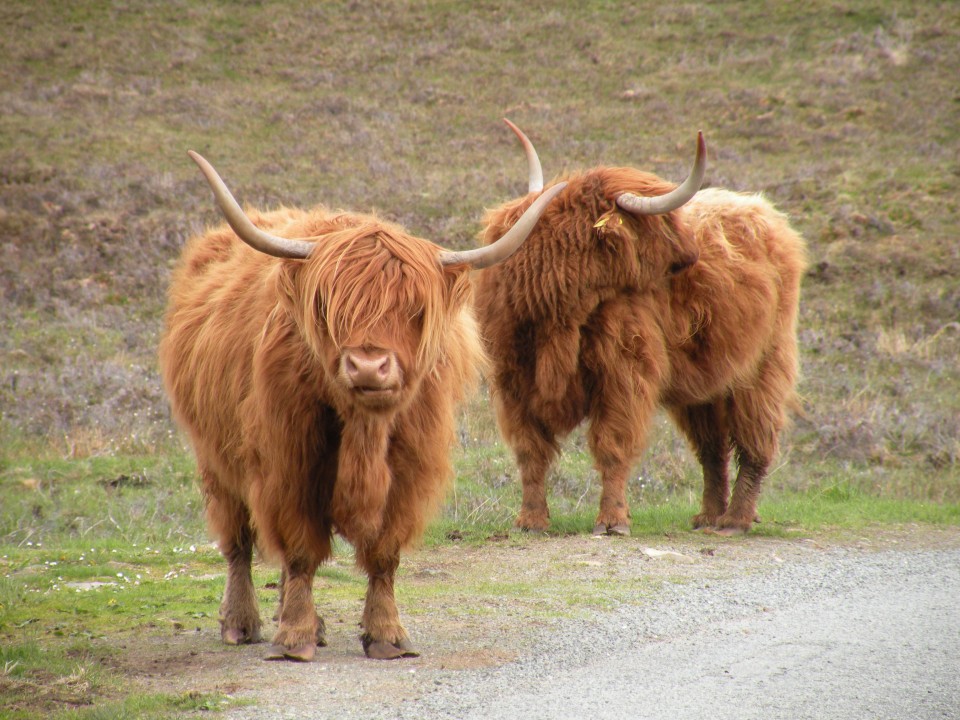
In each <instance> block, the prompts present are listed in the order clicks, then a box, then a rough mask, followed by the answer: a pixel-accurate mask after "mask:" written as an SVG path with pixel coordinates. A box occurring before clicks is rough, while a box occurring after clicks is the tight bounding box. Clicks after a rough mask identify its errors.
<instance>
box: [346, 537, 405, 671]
mask: <svg viewBox="0 0 960 720" xmlns="http://www.w3.org/2000/svg"><path fill="white" fill-rule="evenodd" d="M357 561H358V562H359V563H360V565H361V566H362V567H363V569H364V570H366V572H367V577H368V583H367V599H366V603H365V604H364V607H363V618H362V620H361V625H362V626H363V634H362V635H361V636H360V642H361V643H363V651H364V652H365V653H366V654H367V657H369V658H374V659H376V660H393V659H395V658H401V657H417V656H418V655H419V654H420V653H418V652H417V651H416V650H415V649H414V647H413V645H412V644H411V643H410V636H409V635H408V634H407V631H406V630H405V629H404V627H403V625H401V624H400V614H399V612H398V611H397V602H396V599H395V597H394V593H393V583H394V576H395V574H396V571H397V566H398V565H399V564H400V555H399V553H397V552H391V553H385V554H380V553H377V552H375V551H371V550H365V549H363V548H358V549H357Z"/></svg>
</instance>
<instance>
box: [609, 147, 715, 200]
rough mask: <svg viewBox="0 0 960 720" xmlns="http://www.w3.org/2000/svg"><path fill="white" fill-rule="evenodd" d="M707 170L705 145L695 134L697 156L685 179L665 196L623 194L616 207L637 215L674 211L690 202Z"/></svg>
mask: <svg viewBox="0 0 960 720" xmlns="http://www.w3.org/2000/svg"><path fill="white" fill-rule="evenodd" d="M706 170H707V144H706V143H705V142H704V141H703V133H702V132H698V133H697V156H696V158H695V159H694V161H693V169H692V170H690V174H689V175H688V176H687V179H686V180H684V181H683V183H682V184H681V185H680V186H679V187H677V188H676V189H675V190H671V191H670V192H668V193H667V194H666V195H657V196H655V197H640V196H639V195H634V194H633V193H623V195H621V196H620V197H618V198H617V206H618V207H619V208H621V209H622V210H626V211H627V212H629V213H635V214H637V215H662V214H663V213H668V212H670V211H671V210H676V209H677V208H678V207H680V206H681V205H683V204H685V203H687V202H689V201H690V199H691V198H693V196H694V195H696V194H697V191H698V190H699V189H700V186H701V185H702V184H703V176H704V174H705V173H706Z"/></svg>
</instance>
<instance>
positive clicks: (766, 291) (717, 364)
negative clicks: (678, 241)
mask: <svg viewBox="0 0 960 720" xmlns="http://www.w3.org/2000/svg"><path fill="white" fill-rule="evenodd" d="M683 212H684V213H685V216H686V220H687V223H688V225H689V227H690V229H691V231H692V232H693V233H694V234H695V236H696V238H697V242H698V245H699V247H700V261H699V262H698V263H697V264H696V265H694V266H693V267H691V268H689V269H688V270H687V271H685V272H684V273H682V274H681V275H679V276H678V277H676V278H674V279H673V280H672V287H671V292H670V302H671V308H670V312H669V313H668V314H666V315H665V318H666V323H665V326H664V328H665V337H666V340H667V344H668V348H669V350H670V366H671V382H670V384H669V387H668V388H666V389H665V395H666V397H665V400H667V402H680V403H683V404H686V403H690V402H702V401H706V400H709V399H710V398H712V397H714V396H716V395H717V394H719V393H722V392H725V391H726V390H727V389H729V388H730V386H731V385H732V384H737V383H749V382H750V381H751V380H752V378H753V374H754V373H755V371H756V368H757V367H758V364H759V362H760V360H761V359H762V358H763V357H764V356H765V355H767V354H769V353H770V352H771V351H772V349H773V348H778V349H779V351H782V352H787V353H788V354H790V355H792V356H795V355H796V338H795V334H796V318H797V307H798V303H799V292H800V280H801V277H802V274H803V270H804V267H805V264H806V259H805V249H804V243H803V239H802V238H801V237H800V235H799V234H797V233H796V232H795V231H794V230H793V229H792V228H791V227H790V226H789V224H788V222H787V219H786V217H785V216H784V215H783V214H782V213H780V212H779V211H777V210H776V209H775V208H774V207H773V206H772V205H771V204H770V203H769V202H767V201H766V200H765V199H764V198H763V197H762V196H760V195H747V194H741V193H735V192H731V191H726V190H717V189H709V190H704V191H701V192H700V193H698V195H697V196H696V197H695V198H694V199H693V200H692V201H691V202H690V203H688V205H686V206H685V207H684V209H683Z"/></svg>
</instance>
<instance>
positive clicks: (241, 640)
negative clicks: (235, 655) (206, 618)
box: [220, 628, 263, 645]
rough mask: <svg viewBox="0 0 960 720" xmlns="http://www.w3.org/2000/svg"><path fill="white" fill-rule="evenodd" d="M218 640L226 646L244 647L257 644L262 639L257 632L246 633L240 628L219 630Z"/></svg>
mask: <svg viewBox="0 0 960 720" xmlns="http://www.w3.org/2000/svg"><path fill="white" fill-rule="evenodd" d="M220 638H221V639H222V640H223V642H224V644H226V645H246V644H247V643H258V642H260V641H261V640H262V639H263V638H262V637H261V635H260V631H259V630H254V631H253V632H252V633H247V631H245V630H241V629H240V628H221V630H220Z"/></svg>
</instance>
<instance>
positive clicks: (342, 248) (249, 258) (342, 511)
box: [160, 154, 556, 660]
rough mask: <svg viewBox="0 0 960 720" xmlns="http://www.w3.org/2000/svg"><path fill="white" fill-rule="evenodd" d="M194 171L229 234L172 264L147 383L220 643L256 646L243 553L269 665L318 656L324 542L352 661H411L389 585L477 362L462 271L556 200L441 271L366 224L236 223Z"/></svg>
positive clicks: (221, 191) (298, 219) (278, 215)
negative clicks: (347, 569) (267, 620)
mask: <svg viewBox="0 0 960 720" xmlns="http://www.w3.org/2000/svg"><path fill="white" fill-rule="evenodd" d="M192 157H193V158H194V160H195V161H196V162H197V164H198V165H199V166H200V168H201V170H202V171H203V172H204V174H205V176H206V177H207V180H208V182H209V183H210V185H211V187H212V188H213V190H214V195H215V197H216V199H217V202H218V204H219V205H220V207H221V209H222V210H223V212H224V214H225V216H226V217H227V220H228V223H229V225H230V227H227V226H222V227H219V228H216V229H214V230H210V231H209V232H207V233H205V234H203V235H200V236H199V237H195V238H193V239H192V240H190V242H189V243H188V244H187V246H186V247H185V249H184V251H183V256H182V258H181V260H180V263H179V266H178V267H177V269H176V271H175V273H174V275H173V279H172V283H171V287H170V299H169V307H168V310H167V315H166V328H165V331H164V335H163V339H162V340H161V343H160V365H161V369H162V372H163V379H164V383H165V385H166V389H167V392H168V394H169V397H170V400H171V403H172V406H173V411H174V413H175V415H176V417H177V419H178V420H179V422H180V423H181V424H182V425H183V427H184V428H186V430H187V432H188V433H189V435H190V439H191V440H192V443H193V447H194V450H195V452H196V456H197V463H198V466H199V470H200V475H201V479H202V485H203V492H204V496H205V501H206V514H207V520H208V524H209V526H210V529H211V531H212V532H213V533H214V534H215V535H216V537H217V539H218V541H219V546H220V550H221V552H222V553H223V555H224V557H225V558H226V560H227V563H228V573H227V584H226V589H225V591H224V596H223V601H222V603H221V606H220V622H221V635H222V638H223V640H224V642H226V643H227V644H238V643H246V642H257V641H259V640H260V638H261V621H260V613H259V610H258V607H257V600H256V595H255V592H254V588H253V583H252V579H251V572H250V569H251V559H252V552H253V548H254V545H255V544H256V545H257V546H258V547H259V548H260V549H261V551H263V552H265V553H266V554H267V555H268V556H272V557H275V558H278V559H279V560H280V562H281V564H282V574H281V579H282V580H281V593H280V607H279V610H278V613H277V618H278V620H279V627H278V630H277V633H276V635H275V636H274V638H273V642H274V648H273V650H272V651H271V654H270V657H272V658H289V659H295V660H309V659H311V658H312V657H313V656H314V653H315V650H316V646H317V645H323V644H325V643H324V624H323V621H322V619H320V618H319V617H318V615H317V612H316V610H315V608H314V604H313V598H312V591H311V587H312V582H313V576H314V573H315V572H316V570H317V567H318V566H319V565H320V564H321V563H323V562H324V561H325V560H327V559H328V558H330V556H331V542H332V536H333V533H334V532H337V533H339V534H340V535H342V536H343V537H345V538H346V539H347V540H348V541H349V542H350V543H351V544H352V545H353V546H354V548H355V551H356V556H357V563H358V564H359V565H360V567H361V568H363V569H364V570H365V571H366V573H367V575H368V578H369V582H368V586H367V595H366V604H365V606H364V610H363V618H362V623H361V624H362V627H363V634H362V636H361V641H362V644H363V648H364V651H365V652H366V654H367V655H368V656H370V657H374V658H395V657H401V656H407V655H415V654H416V652H415V651H414V649H413V647H412V645H411V644H410V640H409V637H408V635H407V632H406V630H405V629H404V628H403V626H402V625H401V623H400V618H399V614H398V612H397V606H396V602H395V599H394V573H395V571H396V569H397V566H398V563H399V557H400V551H401V549H402V548H404V547H406V546H408V545H410V544H411V543H412V542H414V541H415V540H417V539H418V538H419V537H420V535H421V533H422V531H423V529H424V526H425V524H426V522H427V520H428V519H429V516H430V513H431V511H432V510H433V509H434V508H435V507H436V505H437V504H438V502H439V500H440V499H441V497H442V495H443V492H444V489H445V487H446V485H447V482H448V480H449V478H450V475H451V467H450V462H449V460H448V453H449V450H450V446H451V443H452V441H453V439H454V407H455V404H456V403H457V402H458V401H459V400H460V399H461V398H462V397H463V395H464V393H465V392H466V391H467V390H469V389H470V387H471V386H472V385H473V383H474V380H475V375H476V372H477V369H478V366H479V365H480V364H481V363H482V357H483V353H482V350H481V348H480V342H479V340H478V338H477V331H476V323H475V320H474V317H473V313H472V310H471V300H472V288H471V280H470V272H469V271H470V270H471V268H474V267H487V266H489V265H491V264H495V263H497V262H500V261H502V260H503V259H504V258H505V257H507V256H508V255H509V254H510V253H512V252H513V251H514V250H515V249H516V248H517V247H518V246H519V244H520V243H522V242H523V240H524V238H525V237H526V236H527V234H528V233H529V232H530V229H531V228H532V227H533V225H534V224H535V223H536V221H537V218H538V217H539V214H540V213H541V212H542V210H543V208H544V206H545V205H546V204H547V203H549V202H550V200H551V198H552V197H553V195H555V194H556V191H550V192H547V193H544V194H543V195H542V196H541V199H540V200H538V201H537V202H536V203H534V205H533V207H531V210H530V212H528V213H526V214H524V215H523V217H522V218H521V219H520V220H518V222H517V223H515V224H513V223H511V225H512V226H513V227H512V228H511V229H510V230H509V231H507V232H505V234H504V237H503V238H501V239H500V241H499V242H496V243H494V244H493V245H491V246H490V247H488V248H481V249H479V250H470V251H465V252H459V253H457V252H449V251H445V250H443V249H441V248H440V247H438V246H437V245H434V244H433V243H430V242H427V241H426V240H421V239H419V238H415V237H412V236H411V235H409V234H407V233H406V232H404V231H403V230H402V229H401V228H399V227H397V226H395V225H391V224H389V223H386V222H383V221H382V220H379V219H377V218H376V217H373V216H370V215H355V214H349V213H331V212H328V211H326V210H324V209H322V208H317V209H314V210H312V211H309V212H305V211H302V210H290V209H282V210H276V211H274V212H269V213H256V212H253V213H251V217H250V218H248V217H247V216H246V215H245V214H244V213H243V211H242V210H241V209H240V207H239V206H238V205H237V203H236V201H235V200H234V199H233V197H232V196H231V195H230V192H229V191H228V190H227V188H226V186H225V185H224V184H223V182H222V181H221V180H220V178H219V176H218V175H217V174H216V172H215V171H214V169H213V168H212V167H211V166H210V165H209V164H208V163H207V162H206V161H205V160H203V158H201V157H200V156H198V155H196V154H192ZM291 238H293V239H291ZM297 238H301V239H297Z"/></svg>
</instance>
